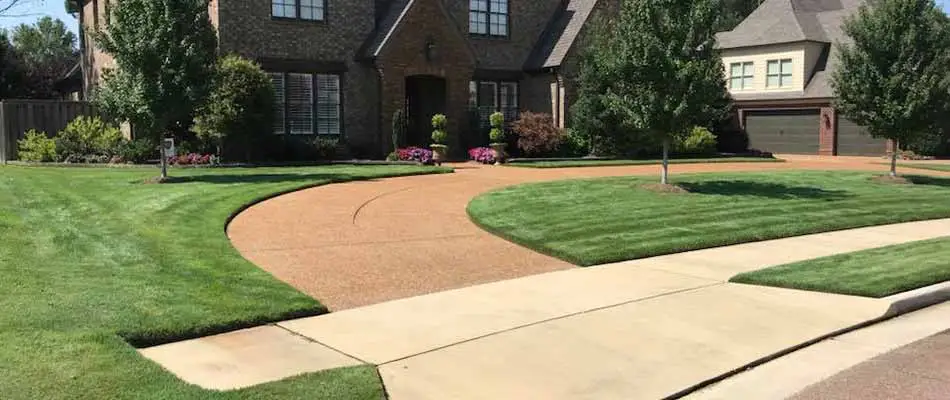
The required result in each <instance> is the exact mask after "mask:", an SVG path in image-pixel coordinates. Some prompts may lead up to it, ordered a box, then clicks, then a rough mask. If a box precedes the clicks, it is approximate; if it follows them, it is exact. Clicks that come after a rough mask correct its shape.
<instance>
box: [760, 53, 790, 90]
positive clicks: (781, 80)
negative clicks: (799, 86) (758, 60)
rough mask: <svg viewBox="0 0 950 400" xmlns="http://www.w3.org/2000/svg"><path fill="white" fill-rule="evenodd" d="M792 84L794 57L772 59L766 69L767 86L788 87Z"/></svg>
mask: <svg viewBox="0 0 950 400" xmlns="http://www.w3.org/2000/svg"><path fill="white" fill-rule="evenodd" d="M791 86H792V59H791V58H786V59H784V60H771V61H769V62H768V70H767V71H766V81H765V87H767V88H787V87H791Z"/></svg>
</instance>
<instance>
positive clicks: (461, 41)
mask: <svg viewBox="0 0 950 400" xmlns="http://www.w3.org/2000/svg"><path fill="white" fill-rule="evenodd" d="M109 1H110V0H85V2H84V6H83V8H82V13H81V20H82V26H83V27H84V30H85V31H86V32H91V31H93V30H95V29H99V28H100V27H102V26H104V21H105V19H106V18H108V15H109ZM111 1H114V0H111ZM617 1H618V0H211V2H210V17H211V21H212V23H213V24H214V26H215V27H216V28H217V31H218V37H219V46H220V52H221V53H222V54H226V53H236V54H239V55H242V56H244V57H247V58H250V59H253V60H256V61H257V62H259V63H260V64H261V66H262V67H263V68H264V70H265V71H267V72H268V73H269V74H270V75H271V77H272V79H273V81H274V86H275V89H276V92H277V94H278V104H277V108H278V109H279V112H278V118H277V123H276V126H275V127H274V133H275V134H278V135H301V136H309V135H317V136H323V137H330V138H342V139H343V141H344V142H345V143H347V145H348V146H349V147H350V149H351V151H353V152H354V153H355V154H356V155H359V156H373V157H379V156H382V155H384V154H386V153H388V152H389V151H390V150H391V149H392V143H391V142H392V140H391V136H392V135H391V131H392V128H391V126H392V116H393V113H394V112H395V111H396V110H398V109H400V108H402V109H405V110H406V112H407V118H408V124H409V134H408V137H407V138H405V141H406V143H402V145H427V144H428V141H429V139H428V136H429V132H430V131H431V127H430V126H429V120H430V118H431V116H432V115H434V114H436V113H444V114H446V115H447V116H448V118H449V130H450V133H452V135H451V143H450V144H451V145H452V146H453V148H454V149H455V150H456V151H457V152H459V151H464V150H465V149H467V148H469V147H474V146H479V145H485V144H487V140H488V139H487V128H486V125H487V117H488V115H489V114H491V113H492V112H494V111H502V112H504V113H505V114H506V115H507V116H508V118H509V119H514V118H515V117H516V116H517V114H518V112H519V111H524V110H531V111H536V112H544V113H549V114H551V115H552V116H553V117H554V118H555V121H556V123H557V124H558V125H561V126H563V125H564V124H565V120H566V118H565V114H566V112H567V110H568V108H569V107H570V104H571V99H572V97H573V95H574V92H575V89H574V87H573V81H574V79H573V78H574V76H575V75H576V70H577V64H578V58H579V50H578V49H579V48H581V47H582V44H581V43H582V42H583V37H584V36H585V32H586V29H585V28H587V27H588V26H589V25H590V21H592V20H593V18H594V17H595V15H596V14H598V13H601V12H603V10H604V8H605V7H606V5H607V4H608V3H611V4H612V3H616V2H617ZM83 39H84V40H83V43H84V50H87V51H84V63H85V65H86V68H85V80H86V82H87V87H91V86H92V85H94V84H95V82H97V81H98V80H99V79H100V75H101V71H102V69H103V68H109V67H110V66H111V65H112V61H111V60H110V58H109V56H108V55H107V54H102V53H101V52H100V51H98V50H95V49H94V48H93V47H92V46H91V40H92V39H91V37H90V36H89V35H88V34H83ZM88 50H91V51H88Z"/></svg>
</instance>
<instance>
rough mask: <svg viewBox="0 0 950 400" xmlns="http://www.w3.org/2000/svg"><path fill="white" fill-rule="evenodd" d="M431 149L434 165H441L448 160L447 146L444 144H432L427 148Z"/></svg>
mask: <svg viewBox="0 0 950 400" xmlns="http://www.w3.org/2000/svg"><path fill="white" fill-rule="evenodd" d="M429 148H431V149H432V161H433V162H435V164H436V165H440V166H441V165H442V163H443V162H444V161H446V160H447V159H448V154H449V146H446V145H444V144H433V145H431V146H429Z"/></svg>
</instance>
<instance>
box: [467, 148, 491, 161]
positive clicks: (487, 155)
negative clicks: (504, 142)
mask: <svg viewBox="0 0 950 400" xmlns="http://www.w3.org/2000/svg"><path fill="white" fill-rule="evenodd" d="M468 157H469V158H470V159H472V161H477V162H480V163H482V164H494V163H495V151H494V150H492V149H491V148H488V147H476V148H473V149H469V150H468Z"/></svg>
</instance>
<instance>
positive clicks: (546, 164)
mask: <svg viewBox="0 0 950 400" xmlns="http://www.w3.org/2000/svg"><path fill="white" fill-rule="evenodd" d="M661 162H662V160H566V161H527V160H524V161H515V162H511V163H508V164H505V165H508V166H511V167H519V168H578V167H610V166H623V165H658V164H660V163H661ZM730 162H785V160H779V159H776V158H764V157H713V158H675V159H672V160H670V164H709V163H730Z"/></svg>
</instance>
